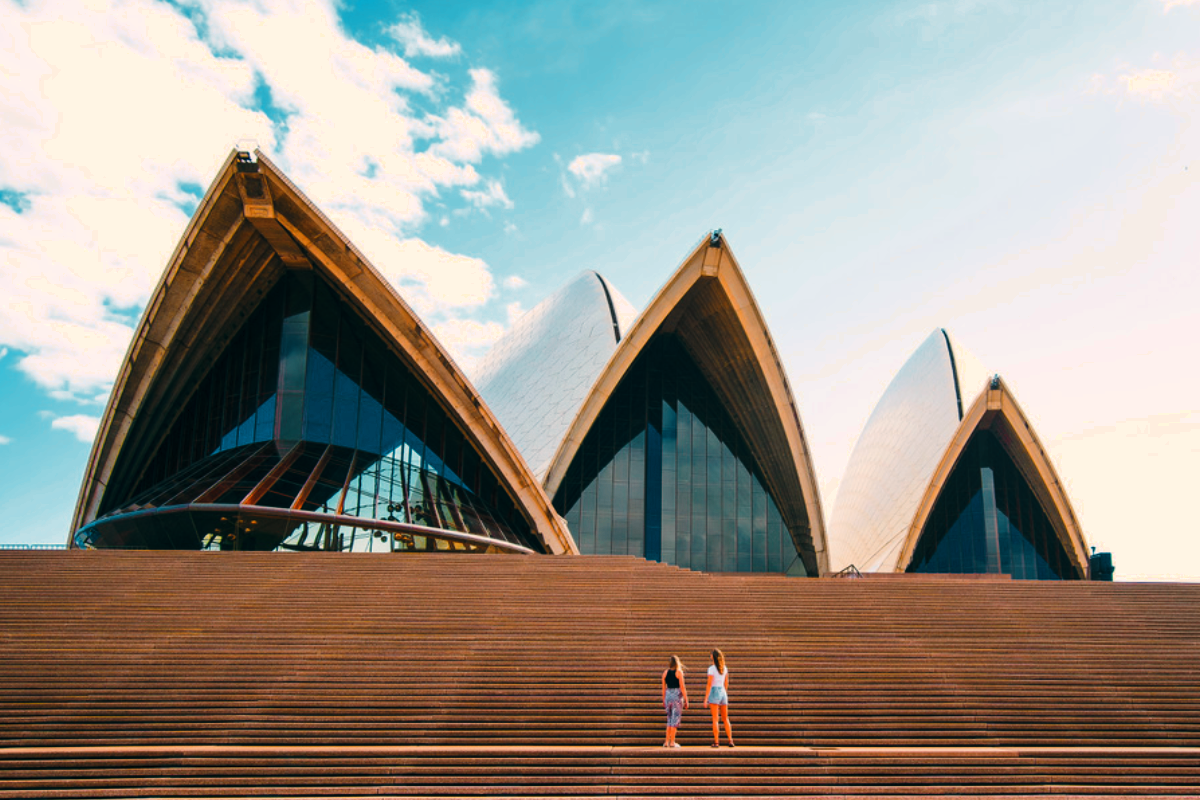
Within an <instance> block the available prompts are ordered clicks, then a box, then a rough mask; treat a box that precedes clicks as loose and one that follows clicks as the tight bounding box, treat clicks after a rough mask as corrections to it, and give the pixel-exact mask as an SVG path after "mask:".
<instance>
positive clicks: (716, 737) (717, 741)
mask: <svg viewBox="0 0 1200 800" xmlns="http://www.w3.org/2000/svg"><path fill="white" fill-rule="evenodd" d="M708 708H709V710H711V711H712V719H713V747H720V746H721V729H720V728H719V727H717V717H718V715H719V714H720V713H721V712H720V708H721V707H720V706H714V705H710V706H709V707H708Z"/></svg>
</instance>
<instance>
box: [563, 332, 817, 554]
mask: <svg viewBox="0 0 1200 800" xmlns="http://www.w3.org/2000/svg"><path fill="white" fill-rule="evenodd" d="M764 486H765V484H764V482H763V479H762V475H761V473H760V472H759V470H758V467H757V465H756V464H755V461H754V459H753V457H752V456H751V454H750V449H749V446H748V445H747V443H746V441H745V439H743V438H742V436H741V435H740V434H739V432H738V430H737V427H736V425H735V424H734V422H733V420H732V418H731V417H730V416H729V413H728V411H726V409H725V407H724V406H723V405H722V403H721V402H720V400H718V399H717V396H716V394H715V392H713V390H712V387H711V386H710V385H709V383H708V381H707V380H706V379H705V378H704V376H703V374H702V373H701V372H700V370H699V368H698V367H697V366H696V365H695V363H694V362H693V361H692V359H691V357H690V356H689V355H688V354H687V352H686V350H685V349H684V348H683V346H682V345H681V344H680V343H679V342H678V340H676V339H675V338H674V337H671V336H662V337H659V338H657V339H656V340H655V341H653V342H651V343H650V345H648V346H647V348H646V350H645V351H643V353H642V354H641V355H640V356H639V357H638V359H637V361H636V362H635V363H634V364H633V366H632V367H631V368H630V370H629V371H628V373H626V375H625V377H624V379H623V380H622V381H621V384H620V386H618V387H617V390H616V391H615V392H614V393H613V395H612V397H610V398H609V401H608V403H607V404H606V405H605V407H604V410H603V411H601V413H600V415H599V417H597V419H596V423H595V425H593V426H592V430H591V431H590V432H589V433H588V435H587V436H586V437H585V439H584V441H583V444H582V445H581V446H580V448H579V452H578V453H577V454H576V456H575V460H574V462H572V464H571V465H570V467H569V468H568V469H567V472H566V475H565V477H564V479H563V483H562V486H561V488H560V489H559V491H558V493H557V495H556V496H555V498H554V506H555V508H556V509H557V510H558V512H559V513H560V514H562V515H563V517H564V518H565V519H566V520H567V525H568V526H569V527H570V529H571V531H572V532H573V533H574V534H575V539H576V542H577V543H578V544H579V548H580V550H581V551H582V552H583V553H596V554H614V555H615V554H621V555H637V556H644V557H646V558H648V559H651V560H654V561H663V562H666V563H668V564H676V565H678V566H682V567H690V568H691V569H697V570H706V571H712V572H785V571H787V570H788V569H789V568H790V569H793V570H795V569H801V567H798V566H796V565H798V564H799V563H800V562H799V561H798V555H797V551H796V547H795V545H794V544H793V540H792V537H791V534H790V533H789V532H788V530H787V528H786V527H785V526H784V524H783V520H782V518H781V517H780V514H779V510H778V508H777V507H776V505H775V501H774V500H773V499H772V497H771V496H770V493H768V492H767V491H766V489H765V488H764Z"/></svg>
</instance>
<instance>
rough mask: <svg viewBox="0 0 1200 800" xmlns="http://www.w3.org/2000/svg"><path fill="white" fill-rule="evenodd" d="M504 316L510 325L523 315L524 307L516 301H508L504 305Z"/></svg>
mask: <svg viewBox="0 0 1200 800" xmlns="http://www.w3.org/2000/svg"><path fill="white" fill-rule="evenodd" d="M504 316H505V317H507V318H508V324H509V325H512V324H513V323H514V322H516V321H517V320H519V319H520V318H521V317H523V316H525V308H524V306H522V305H521V304H520V303H518V302H513V303H509V304H508V305H506V306H505V307H504Z"/></svg>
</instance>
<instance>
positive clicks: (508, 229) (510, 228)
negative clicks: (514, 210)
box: [504, 222, 517, 236]
mask: <svg viewBox="0 0 1200 800" xmlns="http://www.w3.org/2000/svg"><path fill="white" fill-rule="evenodd" d="M504 232H505V233H507V234H509V235H510V236H511V235H512V234H514V233H516V232H517V226H516V225H514V224H513V223H511V222H506V223H504Z"/></svg>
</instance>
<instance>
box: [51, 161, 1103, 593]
mask: <svg viewBox="0 0 1200 800" xmlns="http://www.w3.org/2000/svg"><path fill="white" fill-rule="evenodd" d="M798 407H799V405H798V403H797V400H796V398H795V397H794V395H793V393H792V390H791V387H790V386H789V383H788V379H787V375H786V374H785V371H784V368H783V364H782V362H781V360H780V358H779V354H778V352H777V350H776V348H775V345H774V343H773V342H772V339H771V335H770V333H769V331H768V330H767V327H766V324H765V322H764V320H763V316H762V314H761V312H760V310H759V308H758V305H757V304H756V302H755V300H754V296H753V294H752V292H751V289H750V286H749V284H748V283H747V281H746V277H745V275H744V273H743V272H742V270H741V268H740V266H739V265H738V262H737V260H736V259H735V257H734V255H733V253H732V251H731V250H730V248H729V245H728V243H727V242H726V241H725V239H724V238H723V237H722V236H721V234H720V232H719V231H717V232H714V233H712V234H709V235H706V236H705V237H704V238H703V239H702V240H701V241H700V242H699V243H698V244H697V245H696V247H695V248H694V249H693V250H692V251H691V252H690V253H688V254H687V255H686V256H685V257H684V259H683V261H682V263H681V264H680V266H679V267H678V268H677V269H676V270H675V271H674V272H673V273H672V274H670V275H669V276H668V277H667V280H666V282H665V283H664V284H663V286H662V288H661V289H660V290H659V291H658V293H657V294H656V295H655V296H654V297H653V298H652V299H651V300H650V302H649V303H648V305H647V306H646V307H645V308H644V309H642V310H641V311H640V312H639V311H638V310H637V309H635V308H634V307H633V306H632V305H631V304H630V303H629V302H628V301H627V300H626V299H625V298H624V297H622V296H621V294H620V293H619V292H618V291H617V290H616V288H615V287H613V286H612V285H611V284H610V283H609V282H608V281H607V280H606V279H605V278H604V277H602V276H601V275H599V274H597V273H595V272H586V273H584V274H582V275H580V276H578V277H576V278H575V279H574V280H572V281H571V282H570V283H568V284H567V285H566V286H564V287H563V288H562V289H560V290H559V291H558V292H556V293H555V294H553V295H552V296H550V297H549V298H547V299H545V300H544V301H543V302H542V303H540V304H539V305H537V306H536V307H535V308H533V309H532V310H531V311H529V312H528V313H527V314H526V315H525V316H524V317H523V318H521V319H520V320H518V321H517V322H516V323H515V324H514V325H513V326H512V327H511V329H510V330H509V331H508V332H507V333H506V334H505V335H504V337H503V338H502V339H501V340H500V341H498V342H497V343H496V344H495V346H494V347H493V349H492V350H491V352H490V353H489V354H488V355H487V356H486V357H485V359H484V360H483V362H482V363H481V365H480V366H479V369H478V370H477V372H476V374H475V375H474V379H473V380H472V379H469V378H468V377H467V376H466V375H465V374H464V373H463V371H462V370H461V369H460V368H459V367H458V366H457V365H456V364H455V362H454V360H453V359H452V358H451V357H450V355H449V354H448V353H447V351H446V350H445V349H444V348H443V347H442V346H441V345H440V344H439V343H438V341H437V340H436V339H435V338H434V336H433V335H432V333H431V332H430V330H429V328H428V327H427V326H426V325H425V324H424V323H422V321H421V320H420V319H419V318H418V316H417V315H416V314H415V313H414V312H413V310H412V309H411V308H410V307H409V306H408V305H407V304H406V303H405V302H404V300H403V299H402V298H401V297H400V296H399V294H397V292H396V290H395V289H393V288H392V287H391V286H390V285H389V284H388V283H387V281H386V280H384V279H383V278H382V277H381V276H380V274H379V273H378V272H377V271H376V270H375V268H374V267H373V266H372V265H371V264H370V263H368V261H367V259H366V258H365V257H363V256H362V254H360V253H359V252H358V250H356V248H355V247H354V245H353V244H352V243H351V242H350V241H348V240H347V239H346V237H345V236H343V235H342V234H341V233H340V232H339V231H338V230H337V229H336V228H335V227H334V226H333V225H332V223H330V222H329V220H328V219H326V217H325V216H324V215H323V214H322V213H321V212H320V211H319V210H318V209H317V208H316V207H315V206H314V205H313V204H312V203H311V202H310V201H309V200H308V199H307V198H305V196H304V195H303V194H302V193H301V191H300V190H299V189H298V188H297V187H296V186H294V185H293V184H292V183H291V182H290V181H289V180H288V178H287V177H286V176H285V175H284V174H283V173H282V172H281V171H280V170H279V169H278V168H276V167H275V166H274V165H272V164H271V163H270V162H269V161H268V160H267V159H266V158H265V157H263V156H261V155H260V154H255V155H254V156H251V155H250V154H246V153H235V154H231V156H230V158H229V159H228V161H227V162H226V164H225V165H224V167H223V169H222V170H221V172H220V174H219V175H218V176H217V178H216V180H215V181H214V182H213V184H212V186H211V187H210V188H209V190H208V193H207V194H206V195H205V197H204V199H203V200H202V201H201V203H200V204H199V207H198V208H197V210H196V213H195V215H194V217H193V219H192V221H191V223H190V225H189V227H188V229H187V231H186V232H185V235H184V237H183V239H182V241H181V242H180V244H179V246H178V247H177V249H176V251H175V253H174V254H173V255H172V257H171V259H170V261H169V263H168V264H167V267H166V270H165V272H164V274H163V277H162V280H161V281H160V283H159V286H158V287H157V289H156V290H155V292H154V294H153V297H152V299H151V300H150V302H149V304H148V305H147V308H146V312H145V315H144V317H143V319H142V321H141V323H140V325H139V328H138V330H137V332H136V334H135V338H134V341H133V343H132V345H131V346H130V350H129V353H128V355H127V357H126V360H125V363H124V364H123V366H122V368H121V372H120V374H119V375H118V377H117V380H116V382H115V385H114V389H113V392H112V396H111V399H110V401H109V405H108V407H107V409H106V411H105V414H104V418H103V422H102V424H101V428H100V431H99V433H98V435H97V438H96V442H95V445H94V448H93V452H92V455H91V458H90V460H89V463H88V466H87V470H86V473H85V477H84V482H83V486H82V488H81V490H80V496H79V502H78V505H77V508H76V512H75V518H74V522H73V526H72V533H71V537H70V544H71V546H73V547H79V548H135V549H184V550H186V549H193V550H201V549H216V550H287V551H352V552H363V551H371V552H375V551H388V552H401V551H402V552H437V551H473V552H491V553H549V554H564V555H569V554H584V555H588V554H601V555H634V556H640V557H644V558H645V559H648V560H651V561H660V562H665V563H668V564H674V565H678V566H680V567H686V568H690V569H693V570H700V571H706V572H758V573H778V574H787V575H794V576H820V575H827V574H833V573H835V572H837V571H839V570H843V569H851V568H852V569H854V570H857V571H861V572H942V573H999V574H1006V575H1010V576H1012V577H1014V578H1033V579H1086V578H1088V577H1089V573H1090V570H1089V558H1088V553H1087V547H1086V542H1085V540H1084V538H1083V534H1082V531H1081V530H1080V528H1079V524H1078V522H1077V520H1076V517H1075V514H1074V511H1073V510H1072V508H1071V504H1070V501H1069V499H1068V498H1067V496H1066V492H1065V490H1064V488H1063V485H1062V482H1061V481H1060V480H1059V478H1058V475H1057V474H1056V472H1055V470H1054V467H1053V465H1052V464H1051V461H1050V459H1049V457H1048V456H1047V454H1046V452H1045V450H1044V448H1043V447H1042V445H1041V443H1040V441H1039V439H1038V437H1037V435H1036V433H1035V432H1034V431H1033V429H1032V427H1031V426H1030V424H1029V421H1028V419H1027V417H1026V416H1025V414H1024V413H1023V412H1022V410H1021V408H1020V406H1019V405H1018V404H1017V402H1016V400H1015V398H1014V397H1013V395H1012V392H1011V390H1010V389H1009V387H1008V385H1007V384H1006V383H1005V382H1004V381H1003V380H1001V379H1000V378H999V376H993V375H989V374H988V373H987V372H986V371H985V370H984V369H983V368H982V366H981V365H979V363H978V362H977V361H976V360H975V359H974V358H973V357H972V356H970V354H969V353H967V352H966V351H965V350H964V349H963V348H962V347H961V346H960V345H959V344H958V343H957V342H956V341H955V340H954V339H953V338H951V337H950V335H949V334H947V333H946V332H944V331H941V330H938V331H935V332H934V333H933V334H932V335H931V336H930V337H929V339H927V340H926V341H925V343H924V344H922V345H921V346H920V347H919V348H918V349H917V351H916V352H915V353H914V354H913V355H912V357H911V358H910V359H909V361H908V362H907V363H906V364H905V365H904V366H903V368H902V369H901V370H900V371H899V373H898V374H897V375H896V377H895V379H894V380H893V381H892V383H891V385H890V386H889V387H888V389H887V391H886V392H885V394H884V396H883V397H882V398H881V399H880V400H879V402H878V405H877V406H876V408H875V410H874V413H873V414H872V415H871V417H870V419H869V421H868V422H867V424H866V427H865V428H864V430H863V432H862V434H861V436H860V439H859V441H858V444H857V446H856V448H855V450H854V452H853V455H852V456H851V459H850V463H849V466H848V469H847V473H846V475H845V477H844V479H843V480H842V483H841V490H840V492H839V494H838V498H837V504H836V506H835V507H834V508H833V511H832V515H831V516H830V518H829V524H828V526H827V525H826V523H825V512H824V511H823V509H822V504H821V498H820V496H819V492H818V489H817V480H816V475H815V470H814V466H813V463H812V459H811V457H810V451H809V447H808V445H807V442H806V437H805V431H804V427H803V425H802V423H801V420H800V415H799V411H798Z"/></svg>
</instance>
